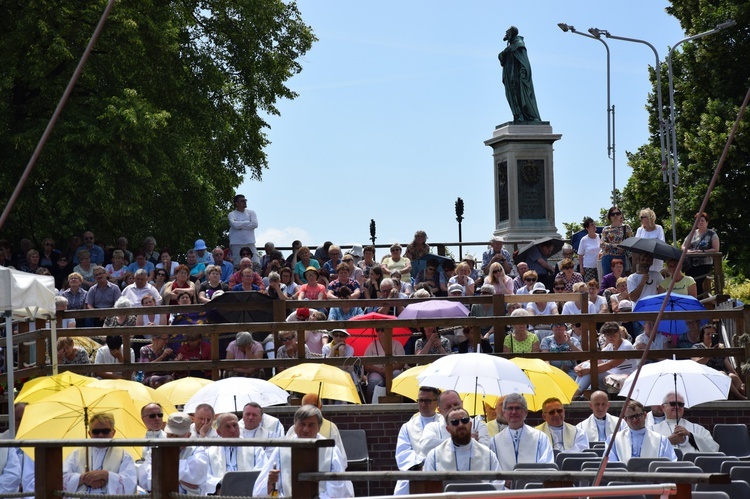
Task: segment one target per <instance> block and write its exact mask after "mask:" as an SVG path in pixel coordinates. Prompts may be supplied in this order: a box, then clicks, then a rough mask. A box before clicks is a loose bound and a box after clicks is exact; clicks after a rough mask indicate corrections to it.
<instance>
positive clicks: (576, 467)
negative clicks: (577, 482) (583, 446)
mask: <svg viewBox="0 0 750 499" xmlns="http://www.w3.org/2000/svg"><path fill="white" fill-rule="evenodd" d="M597 461H598V462H599V463H601V462H602V460H601V458H597V457H596V456H583V457H566V458H565V459H563V462H562V467H561V468H560V470H561V471H581V467H582V466H583V463H596V462H597Z"/></svg>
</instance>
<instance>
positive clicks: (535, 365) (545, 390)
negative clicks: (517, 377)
mask: <svg viewBox="0 0 750 499" xmlns="http://www.w3.org/2000/svg"><path fill="white" fill-rule="evenodd" d="M510 361H511V362H513V363H514V364H515V365H517V366H518V367H520V368H521V370H522V371H523V372H524V373H525V374H526V376H528V377H529V379H530V380H531V383H532V385H534V394H533V395H532V394H529V393H524V394H523V396H524V398H526V403H527V405H528V406H529V410H530V411H540V410H542V403H543V402H544V401H545V400H546V399H548V398H550V397H557V398H559V399H560V402H562V403H563V404H569V403H570V402H571V397H572V396H573V394H574V393H575V392H576V390H577V389H578V385H577V384H576V382H575V381H573V379H572V378H571V377H570V376H568V374H567V373H566V372H565V371H563V370H562V369H558V368H556V367H554V366H551V365H549V364H548V363H546V362H544V361H543V360H541V359H525V358H521V357H517V358H513V359H510Z"/></svg>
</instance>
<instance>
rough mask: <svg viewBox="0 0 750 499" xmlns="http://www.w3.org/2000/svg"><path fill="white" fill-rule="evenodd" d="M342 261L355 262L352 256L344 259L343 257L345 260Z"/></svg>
mask: <svg viewBox="0 0 750 499" xmlns="http://www.w3.org/2000/svg"><path fill="white" fill-rule="evenodd" d="M341 261H342V262H346V263H349V262H353V261H354V260H353V259H351V258H344V259H343V260H341Z"/></svg>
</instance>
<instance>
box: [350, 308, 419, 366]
mask: <svg viewBox="0 0 750 499" xmlns="http://www.w3.org/2000/svg"><path fill="white" fill-rule="evenodd" d="M396 318H397V317H396V316H395V315H385V314H379V313H377V312H370V313H369V314H364V315H358V316H356V317H352V318H351V319H349V320H350V321H371V320H383V321H387V320H394V319H396ZM383 327H385V326H383ZM347 331H348V332H349V334H350V335H351V336H350V337H349V338H347V339H346V342H347V343H348V344H349V345H351V346H352V347H354V355H356V356H358V357H361V356H363V355H364V354H365V350H366V349H367V347H368V346H369V345H370V343H372V342H373V340H374V339H375V338H376V336H377V333H376V332H375V329H374V328H371V327H366V328H362V327H360V328H347ZM411 335H412V333H411V329H409V328H406V327H394V328H393V339H394V340H396V341H398V342H399V343H401V344H402V345H405V344H406V342H407V341H408V340H409V338H410V337H411Z"/></svg>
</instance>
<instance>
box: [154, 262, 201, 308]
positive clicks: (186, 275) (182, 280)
mask: <svg viewBox="0 0 750 499" xmlns="http://www.w3.org/2000/svg"><path fill="white" fill-rule="evenodd" d="M174 276H175V279H174V281H169V282H168V283H167V284H165V285H164V290H163V291H162V297H163V298H164V303H168V304H170V305H177V290H178V289H186V290H187V294H188V295H190V303H196V301H195V284H193V282H192V281H191V280H190V269H189V268H188V266H187V265H184V264H183V265H178V266H177V268H176V269H175V272H174Z"/></svg>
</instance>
